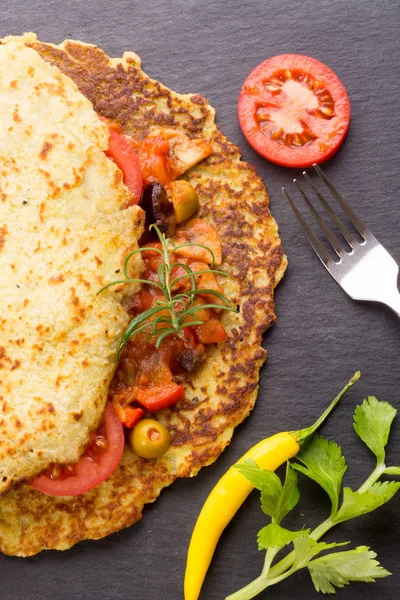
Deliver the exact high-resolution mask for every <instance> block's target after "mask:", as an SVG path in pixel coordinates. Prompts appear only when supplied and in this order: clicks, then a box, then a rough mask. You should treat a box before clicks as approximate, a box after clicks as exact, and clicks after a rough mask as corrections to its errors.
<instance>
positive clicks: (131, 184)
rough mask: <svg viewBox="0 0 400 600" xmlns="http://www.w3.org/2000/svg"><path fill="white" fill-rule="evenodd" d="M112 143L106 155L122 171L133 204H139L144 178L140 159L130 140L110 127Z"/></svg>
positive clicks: (110, 142)
mask: <svg viewBox="0 0 400 600" xmlns="http://www.w3.org/2000/svg"><path fill="white" fill-rule="evenodd" d="M109 131H110V141H109V147H108V150H106V152H105V154H106V155H107V156H108V158H111V159H112V160H113V161H114V162H115V164H116V165H117V167H119V168H120V169H121V171H122V175H123V181H124V183H125V185H126V187H127V188H128V189H129V191H130V192H131V193H132V204H139V202H140V199H141V197H142V189H143V177H142V170H141V168H140V164H139V159H138V157H137V154H136V152H135V151H134V149H133V148H132V146H131V144H130V143H129V142H128V140H127V139H126V138H125V137H124V136H123V135H122V134H121V133H118V132H117V131H115V129H114V128H112V127H111V126H109Z"/></svg>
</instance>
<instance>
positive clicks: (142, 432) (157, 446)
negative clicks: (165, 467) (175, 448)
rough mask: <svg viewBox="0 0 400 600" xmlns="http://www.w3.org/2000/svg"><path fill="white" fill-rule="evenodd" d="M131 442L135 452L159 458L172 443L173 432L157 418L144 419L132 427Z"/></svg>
mask: <svg viewBox="0 0 400 600" xmlns="http://www.w3.org/2000/svg"><path fill="white" fill-rule="evenodd" d="M129 444H130V447H131V448H132V450H133V451H134V453H135V454H137V455H138V456H141V457H142V458H158V457H159V456H162V455H163V454H164V453H165V452H166V451H167V450H168V448H169V446H170V445H171V434H170V432H169V431H168V429H167V428H166V427H164V425H161V423H159V422H158V421H156V420H155V419H142V420H141V421H139V422H138V423H137V424H136V425H135V427H134V428H133V429H132V431H131V433H130V435H129Z"/></svg>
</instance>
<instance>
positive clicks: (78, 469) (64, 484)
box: [31, 402, 125, 496]
mask: <svg viewBox="0 0 400 600" xmlns="http://www.w3.org/2000/svg"><path fill="white" fill-rule="evenodd" d="M124 443H125V439H124V430H123V427H122V423H121V421H120V419H119V417H118V415H117V413H116V411H115V409H114V408H113V406H112V404H111V403H110V402H109V403H108V404H107V405H106V408H105V411H104V417H103V423H102V425H101V426H100V427H99V429H98V430H97V431H96V433H95V434H93V435H92V442H91V444H90V445H89V448H88V449H87V450H86V452H85V454H84V455H83V456H82V458H81V459H80V461H79V462H77V463H76V464H75V465H71V466H69V467H56V468H53V469H51V470H50V471H48V472H47V473H45V474H44V475H40V477H37V478H36V479H34V480H33V481H31V486H32V487H33V488H35V490H38V491H39V492H43V493H44V494H49V495H51V496H77V495H78V494H83V493H84V492H87V491H88V490H91V489H92V488H94V487H96V486H97V485H99V484H100V483H102V482H103V481H105V480H106V479H107V478H108V477H109V476H110V475H111V473H113V472H114V471H115V469H116V468H117V466H118V464H119V462H120V460H121V458H122V454H123V452H124Z"/></svg>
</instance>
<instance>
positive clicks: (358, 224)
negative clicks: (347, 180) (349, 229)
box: [313, 164, 368, 240]
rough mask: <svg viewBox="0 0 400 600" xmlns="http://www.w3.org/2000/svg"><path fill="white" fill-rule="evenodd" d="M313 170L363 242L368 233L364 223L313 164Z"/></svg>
mask: <svg viewBox="0 0 400 600" xmlns="http://www.w3.org/2000/svg"><path fill="white" fill-rule="evenodd" d="M313 169H314V171H315V172H316V173H317V174H318V176H319V178H320V179H321V180H322V181H323V182H324V183H325V184H326V185H327V186H328V188H329V190H330V192H331V194H332V196H333V197H334V198H335V199H336V200H337V201H338V202H339V204H340V206H341V207H342V208H343V210H344V212H345V214H346V215H347V216H348V217H349V219H350V221H351V222H352V224H353V225H354V227H355V228H356V229H357V231H358V233H359V234H360V235H361V237H363V238H364V240H365V239H366V237H365V235H366V233H368V228H367V226H366V225H365V223H363V221H362V220H361V219H360V218H359V217H358V216H357V215H356V214H355V212H354V211H353V210H352V209H351V208H350V206H349V205H348V204H347V202H346V200H345V199H344V198H343V196H342V195H341V194H340V193H339V192H338V190H337V189H336V188H335V186H334V185H333V183H331V181H329V179H328V178H327V176H326V175H325V173H324V172H323V171H322V170H321V169H320V167H319V166H318V165H317V164H314V165H313Z"/></svg>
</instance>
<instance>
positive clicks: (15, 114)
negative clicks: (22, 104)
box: [13, 104, 22, 123]
mask: <svg viewBox="0 0 400 600" xmlns="http://www.w3.org/2000/svg"><path fill="white" fill-rule="evenodd" d="M13 121H15V123H22V119H21V117H20V115H19V112H18V104H17V105H16V107H15V109H14V112H13Z"/></svg>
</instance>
